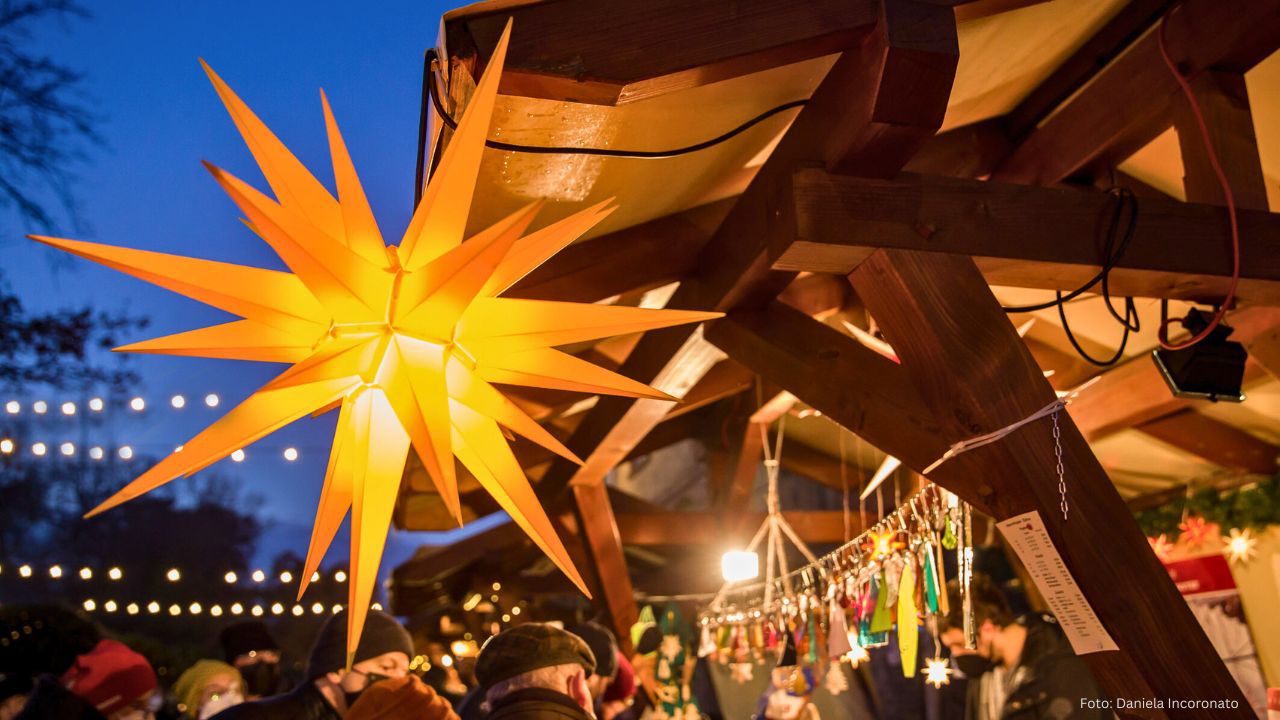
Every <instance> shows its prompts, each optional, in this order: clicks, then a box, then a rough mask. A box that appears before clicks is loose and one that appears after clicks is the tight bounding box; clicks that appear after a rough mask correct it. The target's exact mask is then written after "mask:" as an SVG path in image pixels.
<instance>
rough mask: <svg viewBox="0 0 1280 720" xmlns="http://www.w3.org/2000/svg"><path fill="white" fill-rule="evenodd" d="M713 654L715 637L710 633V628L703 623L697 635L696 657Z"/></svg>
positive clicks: (714, 651) (714, 652)
mask: <svg viewBox="0 0 1280 720" xmlns="http://www.w3.org/2000/svg"><path fill="white" fill-rule="evenodd" d="M715 654H716V641H715V637H714V636H713V635H712V634H711V628H710V627H708V626H707V625H703V626H702V632H701V633H700V634H699V636H698V657H700V658H703V657H710V656H712V655H715Z"/></svg>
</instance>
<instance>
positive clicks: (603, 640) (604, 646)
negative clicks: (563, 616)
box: [565, 622, 618, 678]
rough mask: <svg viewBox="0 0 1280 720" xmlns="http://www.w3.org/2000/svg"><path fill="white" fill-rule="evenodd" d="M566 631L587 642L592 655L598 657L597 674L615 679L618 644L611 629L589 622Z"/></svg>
mask: <svg viewBox="0 0 1280 720" xmlns="http://www.w3.org/2000/svg"><path fill="white" fill-rule="evenodd" d="M565 629H566V630H568V631H569V632H571V633H573V634H574V635H577V636H578V637H580V638H582V639H583V640H585V641H586V643H587V647H589V648H591V654H592V655H595V657H596V674H597V675H600V676H602V677H606V678H613V674H614V673H615V672H617V671H618V643H617V641H616V640H614V639H613V633H612V632H611V631H610V630H609V628H607V627H605V626H603V625H601V624H600V623H597V622H588V623H585V624H582V625H575V626H574V627H571V628H565Z"/></svg>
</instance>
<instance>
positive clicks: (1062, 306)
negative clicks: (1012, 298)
mask: <svg viewBox="0 0 1280 720" xmlns="http://www.w3.org/2000/svg"><path fill="white" fill-rule="evenodd" d="M1107 192H1108V193H1109V194H1111V195H1112V196H1113V197H1115V199H1116V202H1115V210H1114V212H1112V214H1111V221H1110V223H1109V224H1108V226H1107V235H1106V244H1105V245H1104V247H1103V263H1102V269H1100V270H1099V271H1098V273H1097V274H1096V275H1094V276H1093V277H1092V278H1091V279H1090V280H1089V281H1088V282H1086V283H1085V284H1083V285H1081V286H1080V287H1078V288H1076V289H1075V290H1072V291H1071V292H1069V293H1067V294H1066V295H1063V293H1062V292H1061V291H1058V292H1057V293H1055V298H1054V299H1053V300H1051V301H1049V302H1045V303H1039V304H1036V305H1019V306H1014V307H1006V308H1004V311H1005V312H1006V313H1011V314H1012V313H1026V312H1034V311H1036V310H1047V309H1048V308H1051V307H1057V309H1058V318H1059V319H1060V320H1061V321H1062V329H1063V331H1064V332H1066V335H1067V340H1068V341H1070V343H1071V347H1073V348H1075V351H1076V352H1077V353H1079V355H1080V357H1082V358H1084V359H1085V360H1086V361H1088V362H1090V363H1092V364H1094V365H1098V366H1101V367H1108V366H1110V365H1114V364H1116V363H1117V362H1119V360H1120V358H1122V357H1123V356H1124V350H1125V348H1126V347H1127V346H1128V344H1129V335H1130V333H1134V332H1138V331H1139V330H1140V329H1141V323H1140V321H1139V318H1138V308H1137V306H1136V305H1135V304H1134V302H1133V298H1132V297H1128V298H1125V301H1124V315H1123V316H1121V315H1120V313H1119V312H1118V311H1117V310H1116V309H1115V306H1114V305H1112V304H1111V286H1110V282H1109V280H1110V275H1111V270H1112V269H1113V268H1114V267H1115V266H1116V265H1117V264H1118V263H1119V262H1120V259H1121V258H1123V257H1124V253H1125V251H1126V250H1128V249H1129V243H1130V242H1132V241H1133V235H1134V232H1135V230H1136V229H1137V225H1138V199H1137V197H1136V196H1134V194H1133V191H1131V190H1129V189H1128V188H1122V187H1113V188H1111V189H1110V190H1108V191H1107ZM1126 206H1127V207H1128V209H1129V211H1128V213H1127V218H1128V222H1127V223H1125V225H1124V231H1123V234H1122V235H1120V236H1119V239H1118V240H1117V234H1118V233H1119V232H1120V225H1121V221H1122V220H1124V219H1125V218H1126V213H1125V208H1126ZM1098 283H1102V300H1103V302H1104V303H1105V304H1106V307H1107V312H1109V313H1111V316H1112V317H1114V318H1115V319H1116V321H1117V322H1119V323H1120V324H1121V325H1122V326H1123V327H1124V334H1123V335H1121V336H1120V347H1118V348H1117V349H1116V352H1115V354H1113V355H1112V356H1111V357H1110V358H1107V359H1105V360H1099V359H1098V358H1095V357H1093V356H1092V355H1090V354H1089V353H1088V352H1086V351H1085V349H1084V348H1083V347H1081V345H1080V343H1079V341H1078V340H1076V336H1075V334H1074V333H1072V332H1071V325H1070V324H1069V323H1068V322H1067V311H1066V303H1067V302H1069V301H1071V300H1073V299H1075V298H1076V297H1079V296H1080V295H1082V294H1084V293H1085V292H1087V291H1088V290H1089V289H1091V288H1092V287H1093V286H1094V285H1097V284H1098Z"/></svg>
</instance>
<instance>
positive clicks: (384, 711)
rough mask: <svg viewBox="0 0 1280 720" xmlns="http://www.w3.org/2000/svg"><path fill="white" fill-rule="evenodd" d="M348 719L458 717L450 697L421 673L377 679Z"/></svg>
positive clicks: (444, 719) (438, 719) (446, 719)
mask: <svg viewBox="0 0 1280 720" xmlns="http://www.w3.org/2000/svg"><path fill="white" fill-rule="evenodd" d="M344 720H458V716H457V714H455V713H454V712H453V708H452V707H450V706H449V701H448V700H445V699H444V698H442V697H440V696H439V695H437V694H436V691H435V690H432V689H431V688H430V687H427V685H426V684H424V683H423V682H422V681H421V680H419V679H418V676H417V675H406V676H404V677H401V678H395V679H393V680H383V681H382V682H380V683H375V684H374V685H373V686H371V687H370V688H369V689H368V690H366V691H364V692H363V693H361V694H360V699H358V700H356V702H355V704H354V705H352V706H351V709H350V710H348V711H347V716H346V718H345V719H344Z"/></svg>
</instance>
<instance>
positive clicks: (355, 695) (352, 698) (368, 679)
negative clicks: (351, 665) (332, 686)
mask: <svg viewBox="0 0 1280 720" xmlns="http://www.w3.org/2000/svg"><path fill="white" fill-rule="evenodd" d="M351 672H353V673H355V674H356V675H363V676H364V677H365V684H364V687H362V688H360V689H359V690H354V691H353V690H347V689H346V688H343V689H342V695H343V698H344V699H345V700H346V701H347V707H351V706H352V705H355V704H356V700H358V699H359V698H360V693H362V692H364V691H365V690H368V689H369V687H370V686H372V685H373V684H374V683H376V682H382V681H383V680H390V679H391V676H390V675H382V674H380V673H372V672H371V673H366V672H360V671H358V670H352V671H351Z"/></svg>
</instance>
